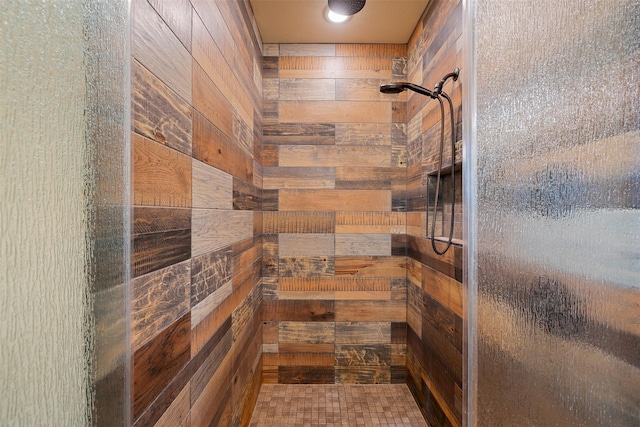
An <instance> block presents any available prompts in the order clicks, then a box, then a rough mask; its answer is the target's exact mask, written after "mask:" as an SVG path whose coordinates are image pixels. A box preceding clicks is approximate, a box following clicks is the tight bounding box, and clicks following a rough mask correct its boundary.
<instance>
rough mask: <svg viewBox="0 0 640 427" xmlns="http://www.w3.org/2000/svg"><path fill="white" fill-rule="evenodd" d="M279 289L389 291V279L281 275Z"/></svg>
mask: <svg viewBox="0 0 640 427" xmlns="http://www.w3.org/2000/svg"><path fill="white" fill-rule="evenodd" d="M278 288H279V290H280V291H301V292H339V291H343V292H358V291H360V292H362V291H364V292H390V291H391V279H385V278H375V277H309V278H303V277H281V278H280V280H279V281H278Z"/></svg>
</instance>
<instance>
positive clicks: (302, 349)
mask: <svg viewBox="0 0 640 427" xmlns="http://www.w3.org/2000/svg"><path fill="white" fill-rule="evenodd" d="M278 349H279V350H280V353H281V354H283V353H334V351H335V345H334V344H333V342H331V343H329V344H309V343H299V342H280V343H279V344H278Z"/></svg>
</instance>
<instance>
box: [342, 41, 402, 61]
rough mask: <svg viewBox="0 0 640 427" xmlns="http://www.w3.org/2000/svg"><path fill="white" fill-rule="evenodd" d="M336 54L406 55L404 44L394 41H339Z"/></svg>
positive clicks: (389, 56)
mask: <svg viewBox="0 0 640 427" xmlns="http://www.w3.org/2000/svg"><path fill="white" fill-rule="evenodd" d="M335 52H336V53H335V55H336V56H367V57H371V56H379V57H388V58H393V57H396V56H407V45H406V44H395V43H341V44H337V45H336V49H335Z"/></svg>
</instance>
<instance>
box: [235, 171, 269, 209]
mask: <svg viewBox="0 0 640 427" xmlns="http://www.w3.org/2000/svg"><path fill="white" fill-rule="evenodd" d="M261 196H262V190H261V189H259V188H257V187H256V186H255V185H253V184H248V183H246V182H244V181H242V180H240V179H238V178H235V177H234V178H233V209H235V210H259V209H260V207H261V204H262V203H261V202H262V200H261Z"/></svg>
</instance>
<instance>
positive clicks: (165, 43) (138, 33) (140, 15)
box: [131, 0, 191, 104]
mask: <svg viewBox="0 0 640 427" xmlns="http://www.w3.org/2000/svg"><path fill="white" fill-rule="evenodd" d="M132 8H133V12H132V15H133V20H134V22H135V25H133V30H132V33H133V34H132V42H131V50H132V54H133V57H134V58H135V59H137V60H138V61H140V63H141V64H143V65H144V66H145V67H146V68H147V69H148V70H149V71H151V72H152V73H153V74H155V75H156V76H158V78H160V80H162V81H163V82H164V83H165V84H166V85H167V86H169V87H170V88H171V89H172V90H173V91H175V92H176V93H177V94H178V95H179V96H180V97H181V98H182V99H184V100H185V101H187V103H189V104H190V103H191V55H190V54H189V52H188V50H187V49H186V48H185V47H184V46H183V45H182V43H181V42H180V40H178V38H177V37H176V36H175V35H174V33H173V32H172V31H171V29H170V28H169V27H168V26H167V24H165V22H164V21H163V20H162V18H160V16H159V15H158V13H156V11H155V10H154V9H153V7H151V5H150V4H149V3H148V2H147V1H146V0H135V1H134V2H133V4H132Z"/></svg>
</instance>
